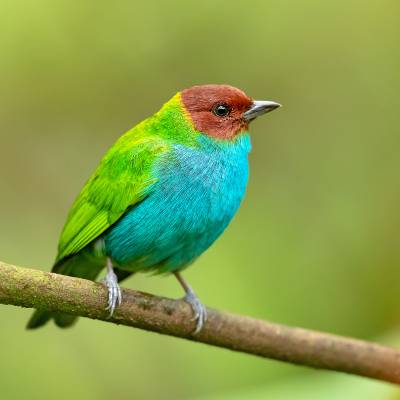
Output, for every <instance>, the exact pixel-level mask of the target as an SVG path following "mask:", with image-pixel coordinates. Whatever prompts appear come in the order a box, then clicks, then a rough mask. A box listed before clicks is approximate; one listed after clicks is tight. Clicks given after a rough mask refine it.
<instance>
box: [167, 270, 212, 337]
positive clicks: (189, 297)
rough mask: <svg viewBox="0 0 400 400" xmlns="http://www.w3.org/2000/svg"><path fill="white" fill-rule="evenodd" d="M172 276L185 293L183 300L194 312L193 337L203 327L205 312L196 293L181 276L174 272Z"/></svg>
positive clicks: (205, 317)
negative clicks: (194, 327)
mask: <svg viewBox="0 0 400 400" xmlns="http://www.w3.org/2000/svg"><path fill="white" fill-rule="evenodd" d="M174 275H175V276H176V279H178V282H179V283H180V284H181V286H182V287H183V289H184V291H185V293H186V295H185V297H184V298H183V299H184V300H185V301H186V302H187V303H189V304H190V306H191V307H192V310H193V312H194V320H195V321H196V329H195V330H194V332H193V334H194V335H195V334H197V333H199V332H200V331H201V330H202V328H203V326H204V322H205V321H206V319H207V310H206V308H205V307H204V306H203V304H201V302H200V300H199V298H198V297H197V296H196V293H195V292H194V291H193V289H192V288H191V287H190V285H189V284H188V283H187V282H186V281H185V280H184V279H183V277H182V276H181V274H180V273H179V272H174Z"/></svg>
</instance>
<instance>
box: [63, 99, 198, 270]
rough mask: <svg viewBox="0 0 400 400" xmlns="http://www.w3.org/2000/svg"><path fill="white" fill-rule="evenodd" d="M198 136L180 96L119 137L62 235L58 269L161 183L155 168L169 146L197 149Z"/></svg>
mask: <svg viewBox="0 0 400 400" xmlns="http://www.w3.org/2000/svg"><path fill="white" fill-rule="evenodd" d="M197 136H198V132H195V131H194V129H193V125H192V123H191V122H190V120H189V119H188V117H187V116H186V114H185V113H184V111H183V109H182V104H181V100H180V94H179V93H178V94H177V95H175V96H174V97H173V98H172V99H171V100H170V101H169V102H167V103H166V104H165V105H164V106H163V108H162V109H161V110H160V111H159V112H158V113H156V114H155V115H154V116H152V117H150V118H149V119H147V120H145V121H143V122H142V123H140V124H138V125H136V126H135V127H134V128H132V129H131V130H130V131H128V132H127V133H125V134H124V135H123V136H121V137H120V138H119V139H118V140H117V142H116V143H115V144H114V145H113V146H112V147H111V148H110V150H109V151H108V152H107V153H106V155H105V156H104V158H103V159H102V161H101V162H100V164H99V166H98V167H97V169H96V170H95V172H94V174H93V175H92V176H91V178H90V179H89V181H88V182H87V183H86V185H85V186H84V188H83V189H82V191H81V193H80V194H79V196H78V197H77V199H76V200H75V202H74V204H73V206H72V208H71V210H70V212H69V215H68V218H67V222H66V224H65V226H64V229H63V231H62V233H61V237H60V242H59V246H58V255H57V258H56V263H58V262H59V261H61V260H62V259H64V258H65V257H68V256H70V255H72V254H76V253H77V252H79V251H80V250H82V249H83V248H84V247H85V246H87V245H88V244H89V243H90V242H92V241H93V240H94V239H96V238H97V237H99V236H100V235H101V234H102V233H103V232H104V231H105V230H107V229H108V228H109V227H110V226H111V225H112V224H114V223H115V222H116V221H117V220H118V219H119V218H121V216H122V215H123V214H124V213H125V211H126V210H127V209H128V208H129V207H130V206H132V205H134V204H137V203H138V202H140V201H141V200H143V199H144V198H145V197H146V196H147V195H148V194H149V193H150V191H151V188H152V187H153V185H154V183H155V182H156V181H157V177H156V176H154V173H153V166H154V164H155V162H156V161H157V160H158V159H159V158H160V157H161V155H162V154H163V153H165V152H167V151H168V150H169V149H170V144H171V143H182V144H186V145H189V146H190V145H195V142H196V137H197Z"/></svg>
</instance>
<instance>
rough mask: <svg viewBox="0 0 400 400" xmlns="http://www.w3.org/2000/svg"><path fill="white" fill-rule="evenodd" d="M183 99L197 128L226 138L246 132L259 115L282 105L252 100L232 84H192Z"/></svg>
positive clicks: (183, 92)
mask: <svg viewBox="0 0 400 400" xmlns="http://www.w3.org/2000/svg"><path fill="white" fill-rule="evenodd" d="M181 101H182V104H183V106H184V109H185V112H186V114H187V115H188V116H189V118H190V120H191V122H192V123H193V126H194V128H195V129H196V130H197V131H199V132H202V133H204V134H206V135H209V136H212V137H214V138H218V139H225V140H229V139H232V138H234V137H236V136H237V135H238V134H240V133H241V132H243V131H246V130H247V129H248V125H249V123H250V122H251V121H252V120H254V119H255V118H257V117H258V116H260V115H262V114H265V113H267V112H269V111H272V110H275V109H276V108H278V107H280V104H279V103H275V102H273V101H259V100H253V99H251V98H250V97H248V96H247V95H246V94H245V93H244V92H242V91H241V90H239V89H237V88H235V87H233V86H229V85H201V86H193V87H191V88H189V89H185V90H183V91H182V92H181Z"/></svg>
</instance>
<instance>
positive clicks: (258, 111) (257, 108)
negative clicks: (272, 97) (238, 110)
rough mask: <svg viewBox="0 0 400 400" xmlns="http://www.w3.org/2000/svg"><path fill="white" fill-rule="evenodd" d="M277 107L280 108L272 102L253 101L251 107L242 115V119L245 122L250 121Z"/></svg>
mask: <svg viewBox="0 0 400 400" xmlns="http://www.w3.org/2000/svg"><path fill="white" fill-rule="evenodd" d="M279 107H281V105H280V104H279V103H275V102H274V101H264V100H254V101H253V104H252V105H251V107H250V108H249V109H248V110H247V111H246V112H245V113H244V114H243V118H244V119H245V120H246V121H252V120H253V119H255V118H257V117H259V116H260V115H263V114H266V113H268V112H270V111H273V110H275V109H276V108H279Z"/></svg>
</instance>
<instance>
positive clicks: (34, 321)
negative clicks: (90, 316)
mask: <svg viewBox="0 0 400 400" xmlns="http://www.w3.org/2000/svg"><path fill="white" fill-rule="evenodd" d="M104 266H105V260H104V259H103V258H97V257H94V256H93V255H92V254H91V253H89V252H88V251H82V252H80V253H78V254H76V255H75V256H72V257H70V258H67V259H65V260H62V261H60V262H59V263H57V264H56V265H55V266H54V267H53V269H52V271H53V272H55V273H57V274H62V275H70V276H76V277H78V278H84V279H89V280H92V281H94V280H95V279H96V278H97V275H98V274H99V273H100V271H101V270H102V269H103V267H104ZM77 318H78V317H76V316H75V315H70V314H64V313H55V312H51V311H44V310H36V311H35V312H34V313H33V315H32V317H31V319H30V320H29V322H28V324H27V326H26V327H27V329H36V328H39V327H41V326H43V325H45V324H46V323H47V322H48V321H50V320H51V319H54V322H55V324H56V325H57V326H59V327H60V328H67V327H69V326H71V325H73V324H74V322H76V320H77Z"/></svg>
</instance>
